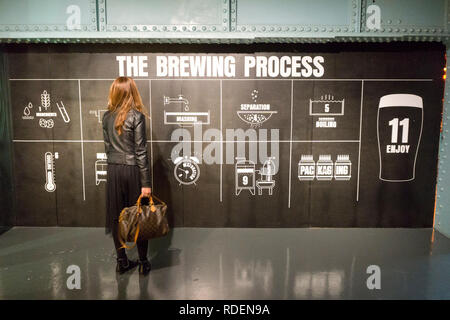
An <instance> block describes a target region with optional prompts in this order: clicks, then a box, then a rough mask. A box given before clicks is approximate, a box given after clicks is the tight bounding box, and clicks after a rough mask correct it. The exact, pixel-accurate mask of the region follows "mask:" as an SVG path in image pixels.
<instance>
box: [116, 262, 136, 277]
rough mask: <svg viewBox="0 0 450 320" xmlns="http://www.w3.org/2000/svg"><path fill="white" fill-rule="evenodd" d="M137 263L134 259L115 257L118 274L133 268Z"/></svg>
mask: <svg viewBox="0 0 450 320" xmlns="http://www.w3.org/2000/svg"><path fill="white" fill-rule="evenodd" d="M137 265H138V262H137V261H135V260H129V259H128V258H125V259H117V266H116V272H118V273H119V274H122V273H125V272H127V271H129V270H131V269H134V268H135V267H136V266H137Z"/></svg>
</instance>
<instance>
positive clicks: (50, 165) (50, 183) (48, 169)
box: [44, 152, 56, 192]
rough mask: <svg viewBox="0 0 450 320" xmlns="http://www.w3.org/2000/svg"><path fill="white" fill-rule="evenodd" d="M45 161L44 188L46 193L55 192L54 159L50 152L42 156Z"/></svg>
mask: <svg viewBox="0 0 450 320" xmlns="http://www.w3.org/2000/svg"><path fill="white" fill-rule="evenodd" d="M44 160H45V185H44V188H45V190H46V191H47V192H53V191H55V190H56V183H55V159H54V158H53V154H52V153H51V152H46V153H45V155H44Z"/></svg>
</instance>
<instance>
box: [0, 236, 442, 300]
mask: <svg viewBox="0 0 450 320" xmlns="http://www.w3.org/2000/svg"><path fill="white" fill-rule="evenodd" d="M432 238H434V241H433V242H432ZM149 255H150V257H151V261H152V265H153V270H152V272H151V273H150V275H149V276H148V277H145V278H140V277H139V274H138V272H137V270H133V271H132V272H130V273H129V274H125V275H122V276H117V275H116V273H115V271H114V268H115V254H114V250H113V246H112V239H111V238H110V237H107V236H105V235H104V232H103V229H98V228H25V227H15V228H12V229H10V230H7V231H6V232H4V233H2V234H0V299H422V298H423V299H450V276H449V274H450V239H448V238H446V237H444V236H443V235H441V234H439V233H437V232H436V233H434V234H433V232H432V230H431V229H219V228H214V229H206V228H177V229H175V230H174V231H172V232H171V233H170V234H169V236H168V237H166V238H164V239H158V240H153V241H151V242H150V249H149ZM129 256H130V257H136V251H135V249H133V250H131V251H130V253H129ZM70 265H77V266H79V267H80V269H81V289H80V290H69V289H68V288H67V286H66V281H67V278H68V277H69V274H67V273H66V270H67V267H68V266H70ZM369 265H378V266H379V267H380V269H381V289H380V290H369V289H368V288H367V284H366V282H367V279H368V277H369V276H370V275H369V274H367V272H366V271H367V267H368V266H369Z"/></svg>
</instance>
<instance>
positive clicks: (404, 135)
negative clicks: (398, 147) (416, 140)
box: [389, 118, 409, 143]
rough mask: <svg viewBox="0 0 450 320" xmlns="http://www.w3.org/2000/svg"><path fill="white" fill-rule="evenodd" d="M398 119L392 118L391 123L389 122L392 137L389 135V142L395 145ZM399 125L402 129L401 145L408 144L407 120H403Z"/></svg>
mask: <svg viewBox="0 0 450 320" xmlns="http://www.w3.org/2000/svg"><path fill="white" fill-rule="evenodd" d="M398 124H399V121H398V118H394V119H392V120H391V121H389V125H390V126H392V135H391V142H392V143H397V140H398ZM400 125H401V126H402V127H403V128H402V143H408V134H409V118H405V119H403V120H402V121H400Z"/></svg>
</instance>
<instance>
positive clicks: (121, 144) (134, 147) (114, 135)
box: [102, 109, 150, 187]
mask: <svg viewBox="0 0 450 320" xmlns="http://www.w3.org/2000/svg"><path fill="white" fill-rule="evenodd" d="M116 116H117V113H115V112H110V111H107V112H105V114H104V115H103V121H102V122H103V139H104V140H105V152H106V155H107V157H108V163H111V164H126V165H130V166H133V165H137V166H138V167H139V171H140V179H141V186H142V187H150V165H149V161H148V156H147V138H146V135H145V116H144V115H143V114H142V113H141V112H139V111H137V110H135V109H131V110H130V111H129V112H128V114H127V117H126V119H125V122H124V123H123V127H122V134H121V135H119V133H118V132H117V130H116V129H115V128H114V122H115V120H116Z"/></svg>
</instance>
